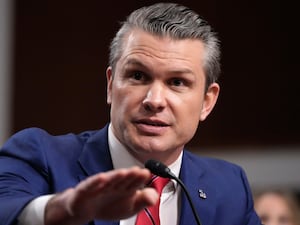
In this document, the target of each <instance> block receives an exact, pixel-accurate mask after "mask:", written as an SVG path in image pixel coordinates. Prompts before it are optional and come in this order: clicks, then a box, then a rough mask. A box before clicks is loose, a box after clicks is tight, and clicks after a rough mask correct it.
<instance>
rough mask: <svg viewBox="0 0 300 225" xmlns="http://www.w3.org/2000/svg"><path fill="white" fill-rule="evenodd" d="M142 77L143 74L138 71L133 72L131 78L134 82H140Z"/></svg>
mask: <svg viewBox="0 0 300 225" xmlns="http://www.w3.org/2000/svg"><path fill="white" fill-rule="evenodd" d="M143 77H144V74H143V73H142V72H140V71H135V72H133V73H132V78H133V79H135V80H142V79H143Z"/></svg>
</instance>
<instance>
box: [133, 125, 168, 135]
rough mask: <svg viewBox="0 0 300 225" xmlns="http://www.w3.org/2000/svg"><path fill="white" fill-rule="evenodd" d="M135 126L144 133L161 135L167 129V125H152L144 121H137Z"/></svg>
mask: <svg viewBox="0 0 300 225" xmlns="http://www.w3.org/2000/svg"><path fill="white" fill-rule="evenodd" d="M136 127H137V129H138V130H139V131H140V132H141V133H143V134H146V135H161V134H162V133H164V132H165V131H166V130H167V129H168V126H152V125H148V124H144V123H137V124H136Z"/></svg>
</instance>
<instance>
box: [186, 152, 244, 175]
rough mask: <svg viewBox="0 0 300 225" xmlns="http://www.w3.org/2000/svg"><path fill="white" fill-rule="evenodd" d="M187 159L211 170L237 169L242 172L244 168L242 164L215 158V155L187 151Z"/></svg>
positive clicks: (195, 164)
mask: <svg viewBox="0 0 300 225" xmlns="http://www.w3.org/2000/svg"><path fill="white" fill-rule="evenodd" d="M185 159H186V160H187V161H189V162H190V163H192V164H194V166H198V167H201V168H203V169H208V170H211V171H222V172H224V171H227V170H230V171H237V172H240V171H242V170H243V169H242V168H241V166H239V165H237V164H235V163H232V162H229V161H226V160H223V159H218V158H213V157H207V156H200V155H196V154H194V153H191V152H188V151H185Z"/></svg>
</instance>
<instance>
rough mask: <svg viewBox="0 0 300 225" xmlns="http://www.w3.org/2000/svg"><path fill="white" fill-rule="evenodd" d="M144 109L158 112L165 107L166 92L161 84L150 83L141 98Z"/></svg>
mask: <svg viewBox="0 0 300 225" xmlns="http://www.w3.org/2000/svg"><path fill="white" fill-rule="evenodd" d="M143 106H144V109H145V110H146V111H151V112H159V111H162V110H163V109H164V108H165V107H166V92H165V88H164V86H163V84H160V83H152V84H151V85H150V86H149V87H148V90H147V93H146V96H145V98H144V100H143Z"/></svg>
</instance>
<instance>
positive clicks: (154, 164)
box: [145, 159, 201, 225]
mask: <svg viewBox="0 0 300 225" xmlns="http://www.w3.org/2000/svg"><path fill="white" fill-rule="evenodd" d="M145 167H146V168H147V169H148V170H150V171H151V173H153V174H155V175H157V176H160V177H164V178H170V179H174V180H176V182H177V183H178V184H179V185H180V186H181V187H182V189H183V191H184V192H185V194H186V196H187V199H188V201H189V203H190V206H191V208H192V211H193V214H194V217H195V220H196V222H197V224H198V225H201V222H200V218H199V216H198V214H197V212H196V209H195V206H194V204H193V202H192V198H191V196H190V194H189V192H188V191H187V189H186V187H185V185H184V183H183V182H182V181H181V180H180V179H179V178H178V177H176V175H175V174H174V173H172V171H171V170H170V168H169V167H167V166H166V165H164V164H163V163H161V162H159V161H156V160H154V159H149V160H148V161H147V162H146V163H145Z"/></svg>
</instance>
